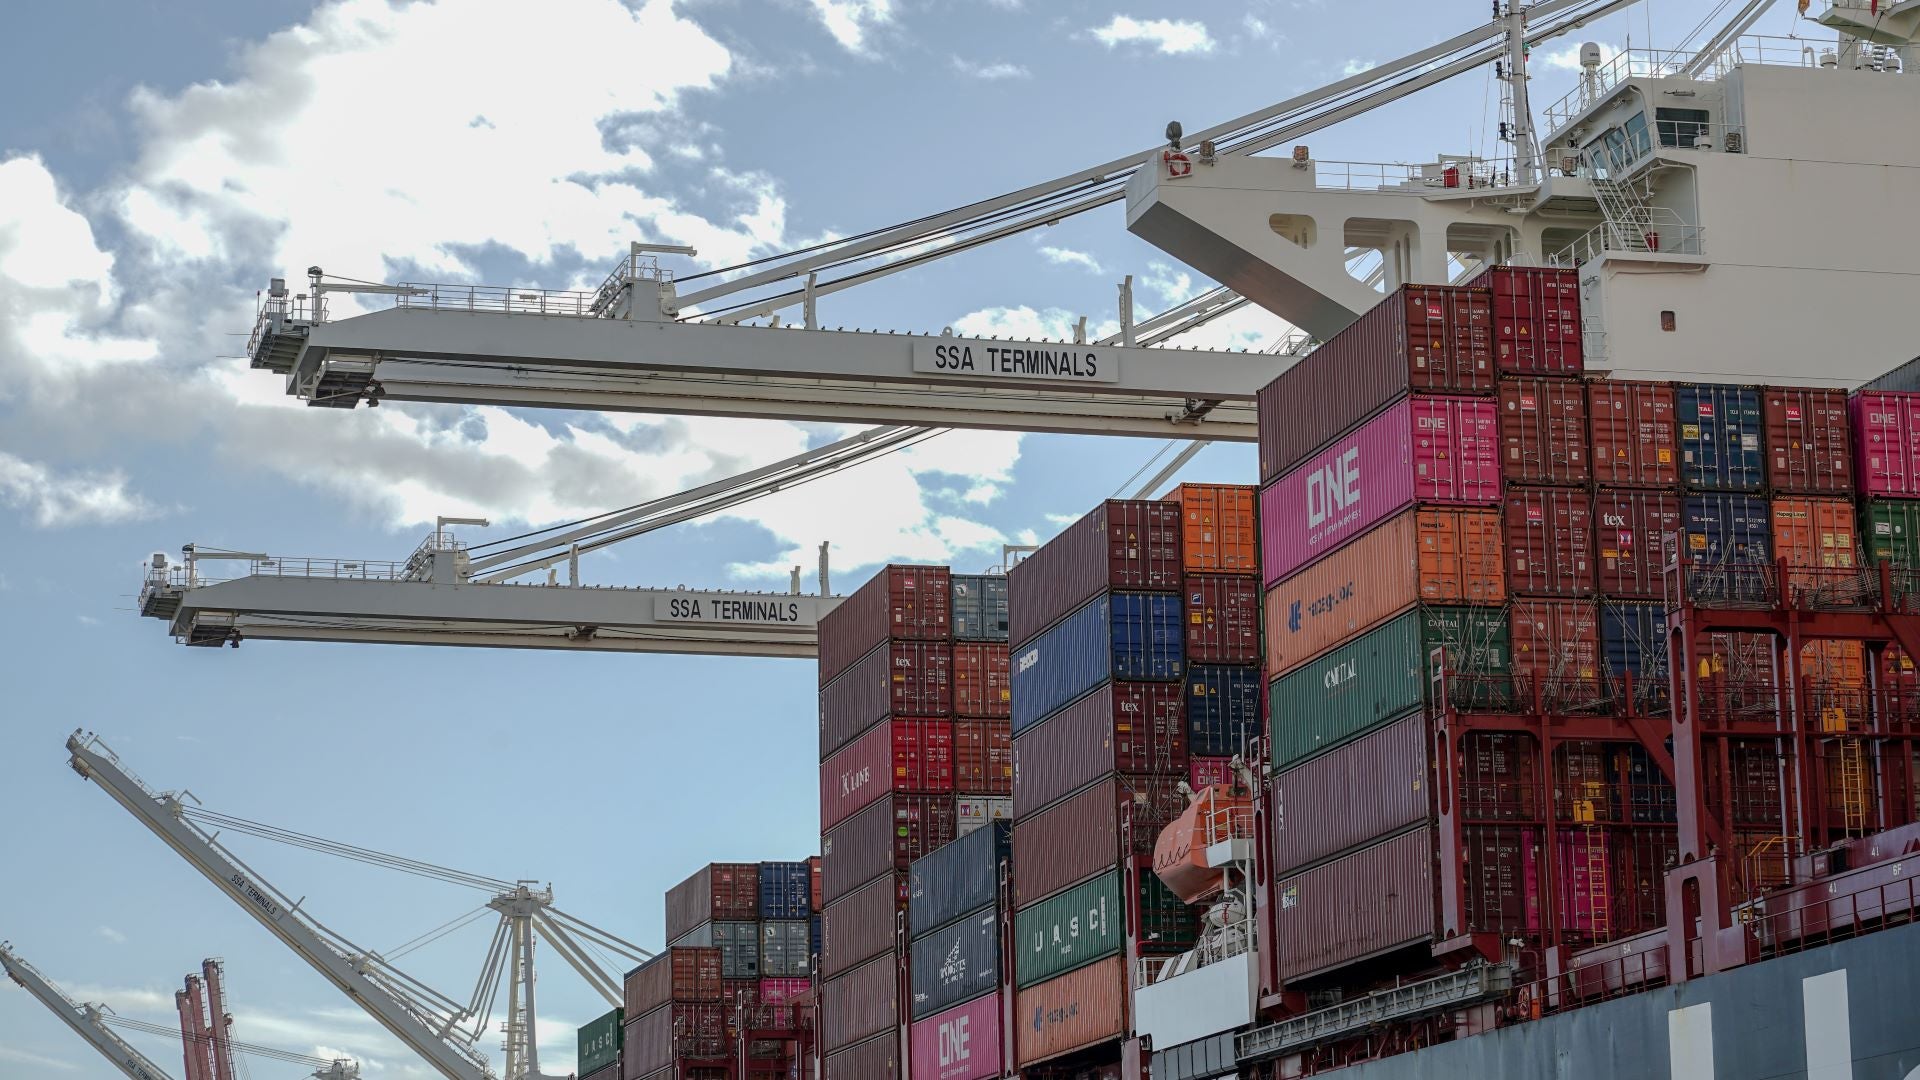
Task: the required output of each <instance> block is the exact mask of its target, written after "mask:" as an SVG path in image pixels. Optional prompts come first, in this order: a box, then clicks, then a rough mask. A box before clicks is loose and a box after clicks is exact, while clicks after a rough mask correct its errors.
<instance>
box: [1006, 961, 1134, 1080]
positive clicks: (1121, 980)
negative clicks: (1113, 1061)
mask: <svg viewBox="0 0 1920 1080" xmlns="http://www.w3.org/2000/svg"><path fill="white" fill-rule="evenodd" d="M1131 997H1132V994H1131V992H1130V991H1129V989H1128V986H1127V959H1126V957H1124V956H1113V957H1108V958H1107V959H1105V960H1101V961H1098V962H1096V963H1092V964H1088V965H1087V966H1086V967H1083V968H1076V969H1074V970H1072V971H1069V972H1067V973H1066V974H1065V975H1061V976H1059V977H1057V978H1053V979H1048V980H1047V981H1046V982H1043V983H1035V984H1033V985H1032V986H1029V987H1027V988H1026V989H1025V990H1022V991H1020V992H1019V994H1018V995H1017V996H1016V997H1015V998H1014V1006H1013V1014H1014V1016H1016V1017H1018V1018H1019V1020H1020V1022H1019V1023H1018V1024H1016V1025H1015V1028H1016V1032H1017V1034H1016V1035H1015V1038H1014V1057H1015V1059H1016V1061H1017V1062H1018V1063H1019V1066H1020V1067H1021V1068H1022V1069H1025V1068H1027V1067H1029V1066H1032V1065H1036V1064H1038V1063H1040V1062H1042V1061H1046V1060H1048V1059H1049V1058H1056V1057H1059V1056H1061V1055H1062V1054H1070V1053H1072V1052H1073V1051H1075V1050H1084V1049H1086V1048H1087V1047H1090V1046H1094V1045H1096V1044H1099V1043H1103V1042H1107V1041H1109V1040H1113V1039H1118V1038H1120V1037H1121V1036H1123V1035H1125V1034H1126V1033H1127V1026H1128V1021H1127V1005H1128V1001H1129V999H1130V998H1131ZM1029 1018H1031V1020H1029ZM1109 1056H1112V1057H1117V1056H1118V1053H1117V1050H1116V1053H1115V1054H1113V1055H1109ZM1118 1075H1119V1070H1118V1069H1115V1070H1114V1076H1115V1077H1117V1076H1118ZM1103 1080H1104V1077H1103Z"/></svg>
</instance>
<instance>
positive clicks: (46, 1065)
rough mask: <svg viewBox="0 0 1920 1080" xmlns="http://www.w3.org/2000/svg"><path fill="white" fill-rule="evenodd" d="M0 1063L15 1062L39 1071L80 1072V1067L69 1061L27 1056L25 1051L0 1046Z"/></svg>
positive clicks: (35, 1055)
mask: <svg viewBox="0 0 1920 1080" xmlns="http://www.w3.org/2000/svg"><path fill="white" fill-rule="evenodd" d="M0 1061H17V1062H19V1063H20V1064H22V1065H32V1066H34V1067H35V1068H40V1069H58V1070H60V1071H61V1072H79V1071H80V1066H78V1065H76V1064H74V1063H73V1062H71V1061H67V1060H65V1059H62V1058H50V1057H42V1056H40V1055H39V1054H29V1053H28V1052H26V1051H25V1050H16V1049H14V1048H13V1047H11V1046H0Z"/></svg>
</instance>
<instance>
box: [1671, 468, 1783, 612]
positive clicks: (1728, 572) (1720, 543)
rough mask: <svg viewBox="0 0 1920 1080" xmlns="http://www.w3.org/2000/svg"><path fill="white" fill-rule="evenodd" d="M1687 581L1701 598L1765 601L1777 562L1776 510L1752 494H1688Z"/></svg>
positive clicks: (1684, 514)
mask: <svg viewBox="0 0 1920 1080" xmlns="http://www.w3.org/2000/svg"><path fill="white" fill-rule="evenodd" d="M1680 527H1681V528H1682V529H1684V530H1685V531H1686V535H1685V538H1684V539H1685V547H1686V559H1687V563H1688V565H1689V567H1690V569H1689V570H1688V573H1687V587H1688V589H1689V591H1691V592H1692V593H1693V598H1694V599H1695V600H1698V601H1703V602H1712V601H1721V602H1756V603H1757V602H1763V601H1764V600H1765V599H1766V597H1767V595H1768V592H1767V578H1768V576H1769V570H1770V569H1771V567H1772V565H1773V516H1772V514H1771V513H1770V512H1769V510H1768V507H1767V500H1765V499H1761V498H1756V497H1755V496H1752V495H1689V496H1687V498H1686V500H1685V501H1684V502H1683V503H1682V505H1681V510H1680Z"/></svg>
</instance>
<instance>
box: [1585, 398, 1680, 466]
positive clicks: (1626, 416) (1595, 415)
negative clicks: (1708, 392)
mask: <svg viewBox="0 0 1920 1080" xmlns="http://www.w3.org/2000/svg"><path fill="white" fill-rule="evenodd" d="M1674 415H1675V414H1674V396H1673V384H1672V383H1652V382H1625V381H1615V380H1612V379H1602V380H1599V381H1596V382H1590V383H1588V384H1587V427H1588V430H1589V431H1591V432H1592V435H1593V438H1592V440H1591V441H1592V444H1593V445H1592V454H1591V457H1592V459H1593V478H1594V481H1595V482H1596V483H1599V484H1601V485H1604V486H1612V487H1662V488H1664V487H1673V486H1675V485H1677V484H1678V483H1680V464H1679V462H1680V454H1679V431H1680V428H1679V424H1678V423H1676V421H1675V419H1674Z"/></svg>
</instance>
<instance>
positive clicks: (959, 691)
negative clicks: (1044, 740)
mask: <svg viewBox="0 0 1920 1080" xmlns="http://www.w3.org/2000/svg"><path fill="white" fill-rule="evenodd" d="M953 715H955V716H982V717H990V718H997V719H1004V718H1006V717H1010V716H1012V715H1013V689H1012V683H1011V681H1010V679H1009V676H1008V673H1007V643H1006V642H1004V641H958V642H955V643H954V646H953Z"/></svg>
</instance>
